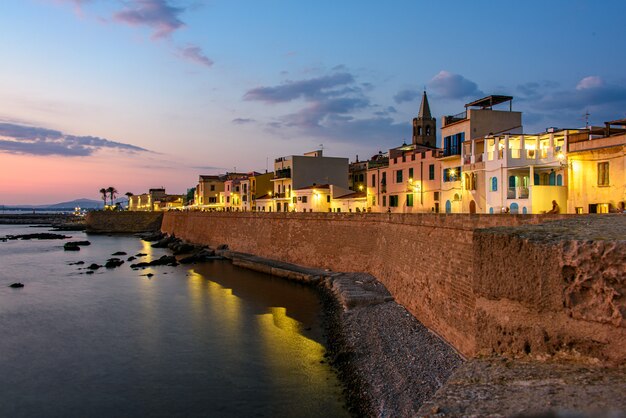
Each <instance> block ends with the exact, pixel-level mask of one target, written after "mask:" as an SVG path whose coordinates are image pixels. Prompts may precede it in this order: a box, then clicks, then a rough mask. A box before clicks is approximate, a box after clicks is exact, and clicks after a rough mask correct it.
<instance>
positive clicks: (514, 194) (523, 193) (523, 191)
mask: <svg viewBox="0 0 626 418" xmlns="http://www.w3.org/2000/svg"><path fill="white" fill-rule="evenodd" d="M528 194H529V193H528V187H509V188H508V189H507V191H506V198H507V199H528Z"/></svg>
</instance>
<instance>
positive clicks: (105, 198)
mask: <svg viewBox="0 0 626 418" xmlns="http://www.w3.org/2000/svg"><path fill="white" fill-rule="evenodd" d="M108 192H109V191H108V190H107V189H105V188H102V189H100V193H101V194H102V201H103V202H104V206H103V208H102V209H105V208H106V205H107V193H108Z"/></svg>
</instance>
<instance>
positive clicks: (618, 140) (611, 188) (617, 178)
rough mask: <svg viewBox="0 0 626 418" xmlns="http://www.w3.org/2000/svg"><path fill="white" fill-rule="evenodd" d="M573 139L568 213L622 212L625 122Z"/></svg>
mask: <svg viewBox="0 0 626 418" xmlns="http://www.w3.org/2000/svg"><path fill="white" fill-rule="evenodd" d="M605 125H606V127H605V128H600V129H591V130H590V131H589V132H585V133H582V134H581V135H578V136H573V137H572V138H571V139H570V142H569V143H568V153H567V164H566V166H567V170H568V178H569V182H568V185H569V190H568V203H567V208H568V212H569V213H609V212H623V211H624V205H625V204H626V129H625V128H626V119H620V120H616V121H611V122H607V123H606V124H605Z"/></svg>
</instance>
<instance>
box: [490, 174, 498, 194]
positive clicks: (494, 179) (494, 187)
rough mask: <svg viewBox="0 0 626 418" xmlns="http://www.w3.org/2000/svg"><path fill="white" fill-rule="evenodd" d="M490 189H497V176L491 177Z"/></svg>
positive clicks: (494, 190)
mask: <svg viewBox="0 0 626 418" xmlns="http://www.w3.org/2000/svg"><path fill="white" fill-rule="evenodd" d="M491 191H492V192H497V191H498V178H497V177H492V178H491Z"/></svg>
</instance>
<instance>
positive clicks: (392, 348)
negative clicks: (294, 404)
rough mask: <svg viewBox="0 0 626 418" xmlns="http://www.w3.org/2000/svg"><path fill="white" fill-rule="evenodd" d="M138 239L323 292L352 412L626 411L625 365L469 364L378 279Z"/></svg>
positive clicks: (331, 347) (333, 356) (333, 357)
mask: <svg viewBox="0 0 626 418" xmlns="http://www.w3.org/2000/svg"><path fill="white" fill-rule="evenodd" d="M139 236H140V237H141V238H143V239H147V240H152V241H156V244H154V245H155V246H161V247H168V248H170V249H171V250H172V251H174V252H176V251H177V249H179V250H180V249H181V248H184V249H185V251H190V255H184V257H186V258H187V259H188V260H190V261H189V262H201V261H205V260H211V259H216V258H225V259H229V260H230V261H231V262H232V263H233V264H234V265H236V266H240V267H244V268H248V269H251V270H255V271H259V272H263V273H267V274H271V275H273V276H277V277H283V278H286V279H288V280H295V281H299V282H303V283H306V284H309V285H311V286H313V287H314V288H316V289H318V290H319V292H320V295H321V300H322V302H323V314H324V319H325V320H324V322H325V329H326V334H327V353H326V358H327V361H328V362H329V363H330V364H331V365H333V367H335V369H336V370H337V372H338V375H339V377H340V380H341V381H342V382H343V384H344V394H345V397H346V400H347V403H348V407H349V410H350V412H351V413H352V414H353V415H354V416H371V417H392V416H393V417H437V418H441V417H458V416H464V417H465V416H467V417H480V416H491V417H519V418H521V417H529V418H530V417H572V416H576V417H582V418H584V417H626V413H625V412H624V411H626V400H625V399H624V397H623V396H622V394H623V393H626V368H617V369H606V368H601V367H591V366H589V365H588V364H575V363H574V364H569V365H567V366H564V365H563V364H559V363H549V362H540V361H520V360H510V359H506V358H502V357H490V358H480V359H471V360H468V361H466V360H464V359H463V358H462V356H461V355H459V353H457V352H456V350H455V349H454V348H453V347H452V346H450V345H449V344H448V343H447V342H445V341H444V340H443V339H441V338H440V337H439V336H437V335H436V334H434V333H433V332H431V331H430V330H429V329H427V328H426V327H425V326H424V325H422V324H421V323H420V322H419V321H418V320H417V319H415V317H413V316H412V315H411V314H410V313H409V312H408V311H407V310H406V309H405V308H404V307H402V306H401V305H399V304H398V303H396V302H395V301H394V299H393V297H392V296H391V294H390V293H389V292H388V290H387V289H386V288H385V286H384V285H383V284H382V283H380V282H379V281H378V280H376V279H375V278H374V277H373V276H371V275H368V274H365V273H340V272H333V271H329V270H321V269H314V268H306V267H302V266H299V265H294V264H290V263H285V262H280V261H276V260H271V259H267V258H263V257H257V256H254V255H250V254H244V253H238V252H234V251H231V250H229V249H228V248H227V246H225V245H221V246H218V247H215V248H213V247H208V246H195V245H193V244H191V243H185V242H183V241H181V240H180V239H177V238H176V237H170V236H167V235H163V234H161V233H148V234H140V235H139ZM178 253H179V254H180V251H178ZM189 257H191V258H189ZM181 260H182V258H181V259H179V261H181Z"/></svg>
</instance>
